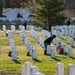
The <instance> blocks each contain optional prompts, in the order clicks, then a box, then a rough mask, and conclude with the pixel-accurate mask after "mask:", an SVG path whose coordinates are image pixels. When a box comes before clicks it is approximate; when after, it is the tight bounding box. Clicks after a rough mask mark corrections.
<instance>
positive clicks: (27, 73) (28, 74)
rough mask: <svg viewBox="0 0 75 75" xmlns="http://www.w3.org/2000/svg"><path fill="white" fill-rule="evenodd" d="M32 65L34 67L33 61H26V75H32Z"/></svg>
mask: <svg viewBox="0 0 75 75" xmlns="http://www.w3.org/2000/svg"><path fill="white" fill-rule="evenodd" d="M31 67H32V63H31V62H25V75H31V74H30V69H31Z"/></svg>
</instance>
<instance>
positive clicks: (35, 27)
mask: <svg viewBox="0 0 75 75" xmlns="http://www.w3.org/2000/svg"><path fill="white" fill-rule="evenodd" d="M26 28H27V29H28V30H32V29H35V30H42V27H40V26H39V27H37V26H33V25H27V26H26ZM2 29H3V31H4V32H5V31H6V30H7V29H6V25H3V26H2ZM19 29H20V30H25V27H24V26H23V25H19ZM10 30H12V31H15V30H16V26H14V25H11V27H10Z"/></svg>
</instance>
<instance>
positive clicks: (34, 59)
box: [33, 59, 41, 62]
mask: <svg viewBox="0 0 75 75" xmlns="http://www.w3.org/2000/svg"><path fill="white" fill-rule="evenodd" d="M33 60H34V61H36V62H41V61H40V60H38V59H33Z"/></svg>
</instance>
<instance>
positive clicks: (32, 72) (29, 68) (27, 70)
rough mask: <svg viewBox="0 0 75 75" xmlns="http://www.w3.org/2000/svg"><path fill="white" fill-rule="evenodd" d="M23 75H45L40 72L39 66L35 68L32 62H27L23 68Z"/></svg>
mask: <svg viewBox="0 0 75 75" xmlns="http://www.w3.org/2000/svg"><path fill="white" fill-rule="evenodd" d="M21 75H45V74H44V73H41V72H39V67H38V66H33V65H32V63H31V62H25V63H24V65H23V66H22V68H21Z"/></svg>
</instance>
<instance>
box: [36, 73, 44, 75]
mask: <svg viewBox="0 0 75 75" xmlns="http://www.w3.org/2000/svg"><path fill="white" fill-rule="evenodd" d="M35 75H45V74H44V73H40V72H37V73H36V74H35Z"/></svg>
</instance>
